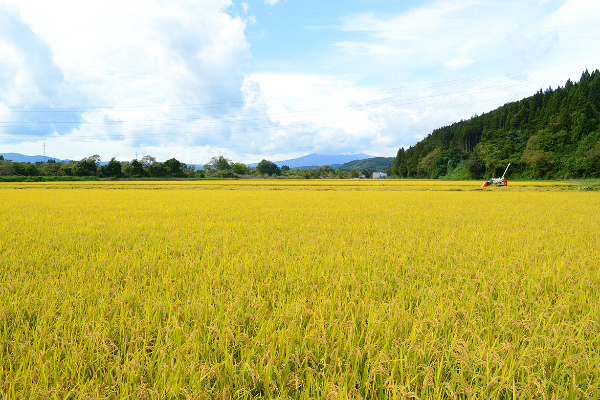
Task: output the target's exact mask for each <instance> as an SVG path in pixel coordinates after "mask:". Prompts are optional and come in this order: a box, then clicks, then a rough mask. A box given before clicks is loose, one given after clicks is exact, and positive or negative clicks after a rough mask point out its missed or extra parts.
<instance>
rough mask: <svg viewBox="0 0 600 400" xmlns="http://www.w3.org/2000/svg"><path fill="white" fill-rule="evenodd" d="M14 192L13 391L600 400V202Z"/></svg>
mask: <svg viewBox="0 0 600 400" xmlns="http://www.w3.org/2000/svg"><path fill="white" fill-rule="evenodd" d="M481 183H482V182H447V181H394V180H382V181H375V180H369V181H363V180H361V181H359V180H340V181H331V180H320V181H315V180H310V181H309V180H298V181H292V180H286V181H279V180H240V181H193V182H187V181H181V182H179V181H178V182H160V181H154V182H120V181H115V182H73V183H57V182H51V183H11V184H0V204H1V205H2V206H1V207H0V221H1V222H0V398H3V399H20V398H35V399H37V398H41V399H44V398H48V399H54V398H58V399H64V398H76V399H79V398H85V399H125V398H127V399H138V398H141V399H146V398H149V399H163V398H181V399H186V398H192V399H213V398H214V399H231V398H233V399H235V398H240V399H250V398H266V399H267V398H268V399H271V398H292V399H309V398H314V399H360V398H363V399H370V398H378V399H408V398H420V399H473V398H478V399H488V398H499V399H529V398H536V399H540V398H548V399H567V398H568V399H586V398H587V399H598V398H599V397H600V268H599V265H600V262H599V261H598V260H600V193H598V192H585V191H579V190H575V188H574V186H575V185H574V184H568V183H567V184H565V183H556V182H551V183H546V184H541V183H525V182H522V183H512V182H509V186H508V187H503V188H486V189H482V188H479V186H480V185H481Z"/></svg>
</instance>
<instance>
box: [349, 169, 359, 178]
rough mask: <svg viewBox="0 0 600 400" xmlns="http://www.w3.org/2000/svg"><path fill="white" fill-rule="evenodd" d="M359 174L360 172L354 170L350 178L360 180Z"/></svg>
mask: <svg viewBox="0 0 600 400" xmlns="http://www.w3.org/2000/svg"><path fill="white" fill-rule="evenodd" d="M358 176H359V174H358V171H357V170H355V169H353V170H351V171H350V178H358Z"/></svg>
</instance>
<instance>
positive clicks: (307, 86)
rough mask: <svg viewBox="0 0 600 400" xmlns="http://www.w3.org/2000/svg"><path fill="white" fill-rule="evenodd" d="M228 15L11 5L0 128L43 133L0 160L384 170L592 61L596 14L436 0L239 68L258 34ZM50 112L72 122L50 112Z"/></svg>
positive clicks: (194, 6) (177, 4) (69, 3)
mask: <svg viewBox="0 0 600 400" xmlns="http://www.w3.org/2000/svg"><path fill="white" fill-rule="evenodd" d="M265 3H266V4H269V5H275V4H277V3H278V1H277V0H266V1H265ZM231 4H232V3H231V1H230V0H206V1H202V2H194V1H191V0H177V1H172V2H168V3H164V2H161V1H159V0H156V1H154V0H152V1H142V0H131V1H127V2H122V1H117V0H106V1H104V2H98V3H89V2H81V1H75V0H59V1H55V2H42V1H36V0H8V2H7V1H6V0H5V3H2V5H0V118H1V120H2V121H14V122H19V121H21V122H24V121H25V119H27V120H28V121H29V122H32V121H33V122H37V123H35V124H31V123H28V124H13V125H6V124H4V125H1V126H0V143H1V144H3V151H18V152H22V153H27V154H31V153H39V152H40V151H41V150H37V151H36V150H30V149H32V148H33V149H41V148H42V147H41V145H42V143H43V141H46V142H47V144H48V146H49V151H53V150H54V149H58V150H57V152H52V153H51V154H52V156H56V157H59V158H74V157H78V156H86V155H90V154H94V153H98V154H101V156H102V157H103V159H108V158H110V157H112V156H116V157H118V158H119V159H122V160H130V159H131V158H133V157H134V156H135V152H136V151H137V152H138V155H141V154H146V153H149V154H152V155H154V156H156V157H158V158H159V159H166V158H170V157H172V156H176V157H181V159H182V160H183V161H186V162H189V163H198V164H202V163H205V162H206V161H207V160H208V159H209V158H210V157H211V156H213V155H216V154H223V155H226V156H228V157H229V158H231V159H234V160H236V161H246V162H255V161H257V160H260V158H262V157H268V158H271V159H285V158H289V157H294V156H300V155H304V154H306V153H312V152H320V153H329V154H334V153H354V152H366V153H370V154H373V155H386V156H390V155H393V154H395V153H396V151H397V148H398V146H409V145H412V144H414V143H415V142H416V141H417V140H418V139H421V138H423V137H424V136H426V135H427V134H429V133H430V132H431V130H433V129H435V128H437V127H440V126H443V125H446V124H450V123H452V122H454V121H457V120H459V119H461V118H469V117H470V116H472V115H473V114H475V113H481V112H484V111H489V110H491V109H493V108H495V107H497V106H499V105H501V104H503V103H505V102H507V101H514V100H517V99H520V98H522V97H524V96H527V95H530V94H532V93H534V92H535V91H536V90H538V89H539V88H540V87H548V86H549V85H552V86H556V85H558V84H564V82H565V81H566V79H567V78H571V79H573V80H576V79H577V78H578V77H579V75H580V74H581V71H582V70H583V69H585V68H596V67H597V65H596V64H590V63H591V62H593V61H596V62H600V57H596V58H593V57H592V55H591V54H590V49H594V48H599V47H600V34H599V33H600V32H599V28H598V26H597V21H596V18H595V16H597V15H599V14H600V3H598V4H596V3H594V4H591V3H590V2H589V1H585V0H567V1H562V2H560V3H557V0H549V1H545V0H542V1H534V2H517V1H512V0H511V1H508V2H501V3H491V2H481V1H475V0H473V1H471V0H456V1H451V2H450V1H440V0H438V1H434V2H432V3H429V4H426V5H424V6H419V7H416V8H414V9H411V10H408V11H405V12H402V13H399V14H395V15H381V14H374V13H362V14H357V15H347V16H345V17H344V18H343V19H342V20H341V21H342V23H341V26H339V30H338V31H337V32H335V35H332V36H326V35H327V34H328V29H324V30H322V34H323V36H321V39H322V40H323V41H326V38H327V37H329V38H332V39H331V40H330V41H329V44H330V45H331V46H327V50H324V51H323V53H327V54H325V55H323V53H321V54H318V55H315V54H308V55H307V56H305V61H304V62H303V60H299V61H300V62H295V60H275V61H274V62H273V64H271V65H272V66H273V67H272V68H269V67H268V65H269V64H266V63H264V62H263V61H262V60H256V61H257V62H256V64H255V65H261V66H262V67H261V68H262V69H261V70H256V69H251V68H252V66H251V67H250V68H249V69H248V70H245V68H248V65H249V60H250V58H251V55H250V46H249V44H248V42H247V40H246V36H245V30H246V25H247V24H254V23H257V24H258V23H261V21H260V20H259V21H257V20H256V19H255V18H254V16H252V15H248V14H247V13H248V11H249V8H248V7H249V6H248V4H247V3H245V2H244V3H241V6H242V9H243V11H244V13H245V14H247V15H246V16H245V19H243V18H239V17H232V16H230V15H228V14H227V12H226V11H227V9H228V8H229V7H230V6H231ZM115 10H119V12H115ZM260 28H261V27H258V28H257V29H260ZM334 37H335V40H334V39H333V38H334ZM261 40H262V39H261ZM309 45H312V44H309ZM332 48H333V49H334V50H335V51H331V49H332ZM290 66H291V67H290ZM255 68H256V67H255ZM291 68H295V69H291ZM244 71H248V72H244ZM275 71H277V72H275ZM299 71H302V72H299ZM57 107H58V108H61V107H62V108H67V109H69V110H71V112H60V113H51V112H47V111H50V110H51V109H52V108H57ZM26 108H29V109H44V110H46V112H44V113H22V112H21V111H24V109H26ZM63 111H64V110H63ZM49 118H50V119H49ZM44 121H55V122H69V123H63V124H59V123H55V124H44V123H43V122H44ZM7 138H8V139H7ZM18 142H21V144H19V143H18ZM73 152H75V153H76V154H73Z"/></svg>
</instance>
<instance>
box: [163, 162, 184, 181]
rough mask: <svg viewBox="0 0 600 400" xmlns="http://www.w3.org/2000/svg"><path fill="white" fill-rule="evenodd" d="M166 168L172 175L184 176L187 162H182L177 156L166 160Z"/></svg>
mask: <svg viewBox="0 0 600 400" xmlns="http://www.w3.org/2000/svg"><path fill="white" fill-rule="evenodd" d="M164 166H165V169H166V171H167V174H168V175H169V176H172V177H182V176H183V167H184V166H185V164H182V163H181V162H180V161H179V160H177V159H176V158H170V159H168V160H167V161H165V162H164Z"/></svg>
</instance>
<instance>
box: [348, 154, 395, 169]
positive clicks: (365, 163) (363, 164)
mask: <svg viewBox="0 0 600 400" xmlns="http://www.w3.org/2000/svg"><path fill="white" fill-rule="evenodd" d="M394 160H395V158H394V157H374V158H365V159H364V160H354V161H350V162H347V163H345V164H342V165H340V166H339V167H337V168H336V169H339V170H341V171H347V172H350V171H352V170H353V169H355V170H357V171H361V170H363V169H370V170H372V171H384V170H386V169H388V168H390V167H391V166H392V163H393V162H394Z"/></svg>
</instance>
